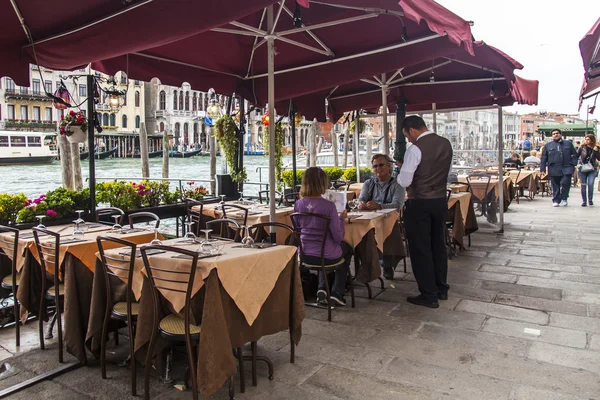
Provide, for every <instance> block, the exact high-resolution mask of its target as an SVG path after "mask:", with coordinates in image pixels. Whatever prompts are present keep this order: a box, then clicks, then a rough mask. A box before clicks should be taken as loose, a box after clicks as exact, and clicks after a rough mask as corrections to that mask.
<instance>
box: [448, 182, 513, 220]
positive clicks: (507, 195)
mask: <svg viewBox="0 0 600 400" xmlns="http://www.w3.org/2000/svg"><path fill="white" fill-rule="evenodd" d="M458 181H459V182H463V183H467V175H459V176H458ZM503 183H504V185H503V190H504V211H505V212H506V211H507V210H508V206H509V205H510V203H512V200H513V198H514V197H515V189H514V186H513V184H512V179H511V178H510V177H509V176H504V177H503ZM486 184H487V179H472V180H471V184H470V186H471V193H472V194H473V196H475V197H476V198H477V199H478V200H480V201H481V200H484V199H485V198H486V196H487V195H488V194H489V193H490V192H491V191H492V190H494V199H495V200H498V198H499V188H500V180H499V179H498V177H494V176H492V179H491V180H490V183H489V186H488V188H487V193H486V191H485V190H486Z"/></svg>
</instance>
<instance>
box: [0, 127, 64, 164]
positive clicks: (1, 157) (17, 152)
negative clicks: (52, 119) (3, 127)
mask: <svg viewBox="0 0 600 400" xmlns="http://www.w3.org/2000/svg"><path fill="white" fill-rule="evenodd" d="M57 157H58V151H57V148H56V134H55V133H46V132H23V131H0V165H15V164H50V163H52V162H54V161H55V160H56V158H57Z"/></svg>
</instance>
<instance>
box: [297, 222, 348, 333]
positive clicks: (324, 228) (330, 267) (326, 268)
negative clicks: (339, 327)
mask: <svg viewBox="0 0 600 400" xmlns="http://www.w3.org/2000/svg"><path fill="white" fill-rule="evenodd" d="M290 218H291V219H292V224H293V226H294V230H295V231H296V235H297V236H298V237H299V238H301V237H302V224H301V222H300V221H301V220H302V219H305V218H306V219H308V218H313V219H316V220H318V221H320V225H321V227H320V228H311V233H313V234H316V235H322V236H321V263H320V264H319V265H317V264H308V263H305V262H304V251H303V249H302V241H301V240H299V241H298V248H299V249H300V267H301V268H306V269H307V270H309V271H317V272H319V271H320V272H322V273H323V275H324V277H325V292H326V298H327V320H328V321H331V310H332V309H333V308H332V306H331V293H330V290H329V281H328V279H327V274H328V273H330V272H335V271H336V270H338V269H340V268H342V266H343V264H344V261H345V260H344V259H341V260H340V261H338V262H337V263H335V264H325V241H326V240H327V237H331V232H330V231H329V223H330V218H329V217H326V216H324V215H321V214H315V213H303V212H298V213H293V214H291V215H290ZM348 282H349V283H350V294H351V297H352V308H354V307H355V299H354V284H353V283H352V274H351V273H350V269H348ZM307 305H310V306H313V304H307Z"/></svg>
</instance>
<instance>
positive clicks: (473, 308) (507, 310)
mask: <svg viewBox="0 0 600 400" xmlns="http://www.w3.org/2000/svg"><path fill="white" fill-rule="evenodd" d="M456 311H464V312H468V313H474V314H482V315H488V316H490V317H498V318H504V319H512V320H517V321H525V322H530V323H534V324H540V325H546V324H547V323H548V314H547V313H545V312H543V311H537V310H527V309H524V308H518V307H512V306H505V305H502V304H493V303H484V302H481V301H473V300H462V301H461V302H460V303H458V305H457V306H456Z"/></svg>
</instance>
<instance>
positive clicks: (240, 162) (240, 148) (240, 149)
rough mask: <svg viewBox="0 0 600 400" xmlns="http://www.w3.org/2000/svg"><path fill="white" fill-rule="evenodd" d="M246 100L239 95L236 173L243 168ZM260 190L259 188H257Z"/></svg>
mask: <svg viewBox="0 0 600 400" xmlns="http://www.w3.org/2000/svg"><path fill="white" fill-rule="evenodd" d="M245 103H246V100H245V99H244V98H243V97H240V132H239V136H238V137H239V146H238V159H237V171H236V172H237V173H240V172H241V171H242V170H243V169H244V135H245V134H246V127H245V124H246V107H245V106H246V104H245ZM238 188H239V191H240V192H242V193H243V192H244V181H240V182H239V183H238ZM259 190H260V189H259Z"/></svg>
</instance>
